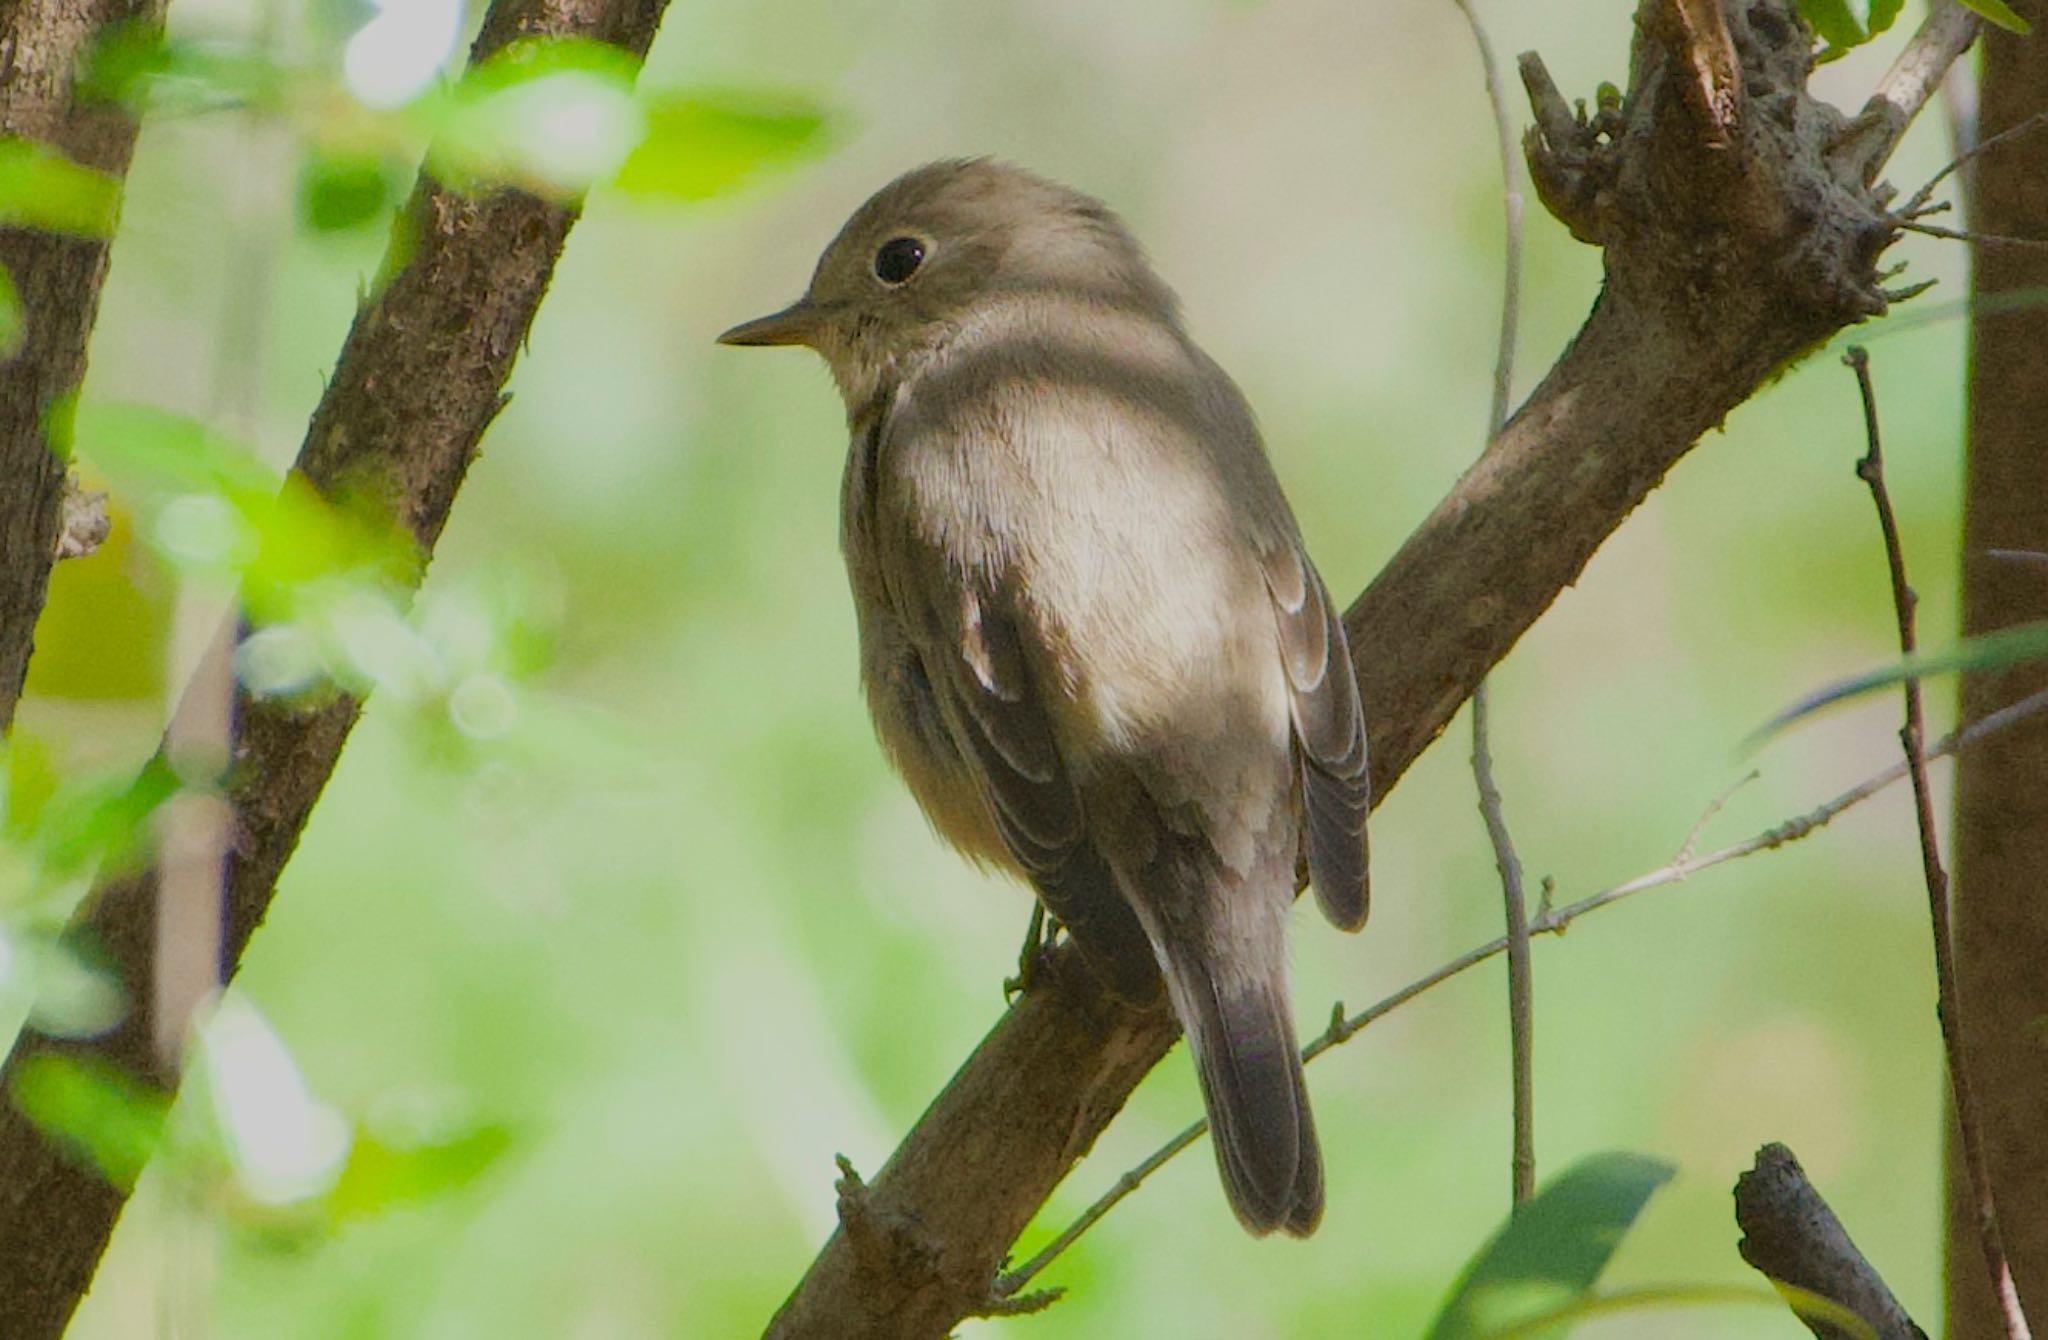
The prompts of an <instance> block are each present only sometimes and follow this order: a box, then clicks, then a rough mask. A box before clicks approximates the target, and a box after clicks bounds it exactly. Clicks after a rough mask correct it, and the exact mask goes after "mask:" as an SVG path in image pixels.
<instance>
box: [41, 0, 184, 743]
mask: <svg viewBox="0 0 2048 1340" xmlns="http://www.w3.org/2000/svg"><path fill="white" fill-rule="evenodd" d="M163 9H164V0H0V135H9V136H19V137H21V138H24V139H29V140H34V141H36V142H38V143H42V144H47V145H51V146H54V147H55V148H56V149H58V150H59V151H61V152H62V153H64V154H66V155H68V156H69V157H71V158H72V159H74V160H76V161H78V162H80V163H83V164H85V165H86V166H88V167H93V168H98V169H99V170H100V171H102V172H107V173H111V174H112V175H113V176H115V177H117V178H118V177H123V176H125V175H126V174H127V172H128V159H129V156H130V155H131V154H132V153H133V152H134V150H135V122H134V121H132V120H131V119H129V117H128V115H127V113H126V112H124V111H122V110H121V109H120V108H118V107H115V106H112V105H110V104H106V103H100V104H96V105H90V106H85V105H80V104H79V103H78V102H76V100H75V99H74V98H73V96H72V84H73V82H74V78H75V75H76V72H77V67H78V62H79V60H80V59H81V58H82V57H83V55H84V53H85V50H86V47H87V44H88V43H89V42H90V41H91V39H92V36H93V34H94V33H96V32H98V31H99V30H100V29H102V28H103V27H105V26H106V25H108V24H110V23H116V22H131V21H132V22H137V23H141V24H144V25H155V24H158V23H160V22H162V19H163ZM107 248H108V241H107V239H105V238H98V237H67V236H60V235H58V234H55V233H45V232H39V231H37V230H35V229H33V228H19V227H5V226H0V266H5V267H6V269H7V271H8V274H9V275H10V276H11V277H12V279H13V282H14V285H15V288H16V289H17V290H18V291H19V294H20V298H21V305H22V312H23V316H24V318H25V321H26V325H27V330H26V332H25V339H24V341H23V344H22V347H21V348H20V350H19V351H17V352H16V353H15V355H14V356H13V357H12V358H0V482H4V488H0V732H4V731H5V730H6V729H7V727H8V726H9V725H10V724H12V722H13V720H14V706H15V701H16V700H17V699H18V698H19V697H20V695H21V685H22V680H23V679H24V678H25V677H26V676H27V674H28V657H29V648H30V645H31V643H32V641H33V639H34V633H35V624H36V616H37V615H38V614H40V613H42V609H43V595H44V592H45V590H46V588H47V587H48V586H49V584H50V567H51V565H52V564H53V563H54V562H55V561H56V558H57V527H58V523H59V517H60V514H61V513H60V509H61V503H62V494H63V488H64V464H63V462H61V461H59V460H58V459H57V457H56V455H55V454H54V453H53V452H52V451H51V449H50V434H49V432H48V424H47V422H46V420H47V418H48V416H49V413H50V410H51V406H52V405H53V404H55V403H56V402H57V401H58V400H59V399H60V398H61V397H63V396H64V395H66V394H67V393H69V392H71V391H74V390H76V389H78V383H79V381H80V379H81V378H82V377H83V376H84V375H85V342H86V337H87V336H89V335H90V334H91V333H92V323H93V317H94V316H95V315H96V314H97V313H98V311H99V298H100V282H101V281H102V280H103V279H105V278H106V274H107Z"/></svg>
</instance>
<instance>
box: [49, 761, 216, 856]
mask: <svg viewBox="0 0 2048 1340" xmlns="http://www.w3.org/2000/svg"><path fill="white" fill-rule="evenodd" d="M177 791H178V778H177V774H176V773H174V772H173V771H172V770H171V767H170V765H169V764H168V763H166V762H164V761H163V759H161V758H151V759H150V761H149V762H148V763H146V764H144V765H143V768H142V770H141V771H140V772H138V773H137V774H136V775H135V776H134V777H133V778H132V779H129V780H126V781H117V780H113V779H99V780H95V781H91V782H86V783H83V784H78V785H74V786H71V787H66V788H63V789H60V790H59V791H58V792H57V793H56V794H55V795H53V796H52V797H51V799H50V802H49V804H48V805H47V806H46V807H45V810H44V813H43V815H42V816H41V822H40V823H39V824H38V825H37V827H36V830H35V834H34V839H33V842H34V846H35V848H36V850H37V851H38V853H39V854H40V857H41V864H42V868H43V873H44V876H45V878H48V879H69V878H72V877H74V876H77V875H84V874H89V873H91V872H92V871H94V870H96V869H99V868H101V867H103V866H106V865H112V866H114V867H116V868H117V869H119V868H125V867H127V866H128V865H130V864H131V863H132V862H134V861H135V860H136V859H138V858H139V857H140V856H141V854H142V853H143V852H144V850H145V849H146V848H147V846H148V844H149V836H150V833H149V821H150V819H151V818H152V816H154V815H155V814H156V811H157V809H158V808H159V807H160V806H162V805H163V803H164V802H165V801H167V800H169V799H170V798H171V797H172V796H174V795H176V794H177ZM10 817H11V816H10Z"/></svg>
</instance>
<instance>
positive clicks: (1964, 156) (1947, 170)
mask: <svg viewBox="0 0 2048 1340" xmlns="http://www.w3.org/2000/svg"><path fill="white" fill-rule="evenodd" d="M2043 126H2048V112H2037V113H2035V114H2034V115H2033V116H2030V117H2028V118H2027V119H2026V120H2024V121H2022V122H2020V123H2019V124H2018V125H2012V126H2007V127H2006V128H2005V129H2004V130H2001V131H1999V132H1998V133H1997V134H1996V135H1993V136H1992V137H1991V138H1990V139H1988V140H1980V141H1978V142H1977V143H1975V144H1972V145H1971V146H1970V147H1969V148H1967V149H1963V150H1962V151H1960V152H1959V153H1957V154H1956V156H1955V157H1954V158H1952V159H1950V160H1949V161H1948V165H1947V166H1946V167H1944V168H1942V170H1941V171H1939V172H1937V173H1935V174H1934V175H1933V176H1932V177H1929V178H1928V179H1927V184H1926V185H1925V186H1922V187H1921V188H1920V189H1919V190H1917V191H1915V192H1913V198H1912V199H1910V200H1908V201H1907V202H1906V206H1905V208H1904V209H1901V210H1900V211H1899V213H1900V214H1901V215H1902V216H1903V217H1905V218H1909V219H1916V218H1919V217H1920V216H1921V215H1922V214H1924V213H1927V212H1929V207H1928V203H1927V202H1928V201H1930V200H1932V199H1933V198H1934V193H1935V191H1936V190H1938V189H1939V188H1940V186H1941V184H1942V183H1943V182H1944V181H1947V180H1948V178H1949V176H1950V175H1951V174H1952V173H1954V172H1955V170H1956V169H1957V168H1960V167H1965V166H1967V165H1968V164H1970V163H1971V162H1973V161H1975V160H1976V159H1977V158H1978V157H1979V156H1980V155H1982V154H1984V153H1986V152H1987V151H1989V150H1992V149H1995V148H1997V147H1998V146H1999V145H2001V144H2004V143H2006V142H2008V141H2010V140H2014V139H2017V138H2019V137H2020V136H2021V135H2024V134H2026V133H2027V132H2028V131H2032V130H2039V129H2040V128H2041V127H2043Z"/></svg>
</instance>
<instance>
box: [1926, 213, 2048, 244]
mask: <svg viewBox="0 0 2048 1340" xmlns="http://www.w3.org/2000/svg"><path fill="white" fill-rule="evenodd" d="M1898 226H1899V227H1900V228H1902V229H1904V230H1905V231H1906V232H1909V233H1920V234H1922V235H1924V236H1927V237H1945V238H1947V239H1948V240H1950V241H1951V242H1971V243H1974V244H1976V245H1977V246H1980V247H2048V237H2014V236H2012V235H2011V234H2010V233H1979V232H1974V231H1970V230H1967V229H1960V228H1943V227H1941V226H1940V225H1938V224H1932V223H1922V222H1920V221H1919V220H1918V219H1900V220H1899V224H1898Z"/></svg>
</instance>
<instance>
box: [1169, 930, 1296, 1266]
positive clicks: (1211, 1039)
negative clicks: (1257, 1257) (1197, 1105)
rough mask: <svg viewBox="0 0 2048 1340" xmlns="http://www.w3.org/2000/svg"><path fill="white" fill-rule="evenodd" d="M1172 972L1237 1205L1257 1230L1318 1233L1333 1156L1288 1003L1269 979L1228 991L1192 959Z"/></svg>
mask: <svg viewBox="0 0 2048 1340" xmlns="http://www.w3.org/2000/svg"><path fill="white" fill-rule="evenodd" d="M1170 980H1171V981H1172V982H1173V983H1174V985H1175V986H1176V988H1177V989H1176V990H1175V992H1174V994H1175V996H1176V997H1177V998H1178V1000H1177V1002H1176V1003H1180V1002H1182V1001H1184V1002H1185V1006H1184V1008H1183V1009H1182V1010H1181V1018H1182V1021H1183V1023H1184V1024H1186V1026H1187V1029H1188V1037H1189V1042H1190V1045H1191V1046H1192V1047H1193V1048H1194V1053H1195V1064H1196V1069H1197V1073H1198V1074H1199V1075H1200V1077H1201V1081H1202V1098H1203V1102H1204V1105H1205V1106H1206V1107H1207V1108H1208V1112H1209V1130H1210V1135H1211V1137H1212V1142H1213V1143H1214V1144H1215V1146H1216V1162H1217V1166H1218V1167H1219V1168H1220V1169H1221V1171H1222V1174H1223V1188H1224V1191H1225V1193H1226V1194H1227V1195H1228V1196H1229V1198H1230V1206H1231V1208H1232V1209H1233V1210H1235V1211H1236V1212H1237V1217H1238V1219H1239V1220H1240V1221H1242V1222H1243V1224H1244V1226H1245V1228H1246V1229H1247V1230H1249V1231H1250V1232H1252V1233H1255V1234H1266V1233H1270V1232H1272V1231H1273V1230H1274V1229H1276V1228H1279V1229H1284V1230H1285V1231H1287V1232H1288V1233H1291V1234H1293V1235H1295V1236H1296V1237H1306V1236H1308V1235H1309V1234H1310V1233H1312V1232H1314V1231H1315V1227H1316V1224H1317V1223H1318V1221H1320V1220H1321V1218H1322V1213H1323V1162H1322V1152H1321V1149H1320V1148H1319V1147H1318V1145H1317V1143H1316V1133H1315V1125H1314V1122H1313V1120H1312V1119H1311V1118H1310V1115H1309V1107H1308V1090H1307V1088H1306V1086H1305V1085H1304V1083H1303V1078H1302V1073H1301V1058H1300V1055H1299V1053H1298V1052H1297V1050H1296V1047H1295V1041H1294V1025H1293V1022H1292V1020H1291V1018H1290V1016H1289V1013H1288V1009H1287V1002H1286V1001H1285V1000H1284V999H1283V998H1281V995H1280V993H1278V992H1276V991H1273V990H1271V989H1267V988H1266V987H1264V986H1259V987H1254V988H1252V989H1250V990H1248V991H1245V992H1242V993H1234V994H1226V993H1224V992H1223V991H1221V990H1219V989H1218V987H1217V984H1216V983H1215V982H1214V981H1213V980H1212V979H1210V978H1208V976H1207V975H1206V974H1205V973H1203V972H1201V971H1200V970H1199V969H1194V970H1190V968H1189V967H1188V966H1187V965H1178V966H1177V967H1176V969H1175V970H1174V971H1172V972H1171V974H1170Z"/></svg>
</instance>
